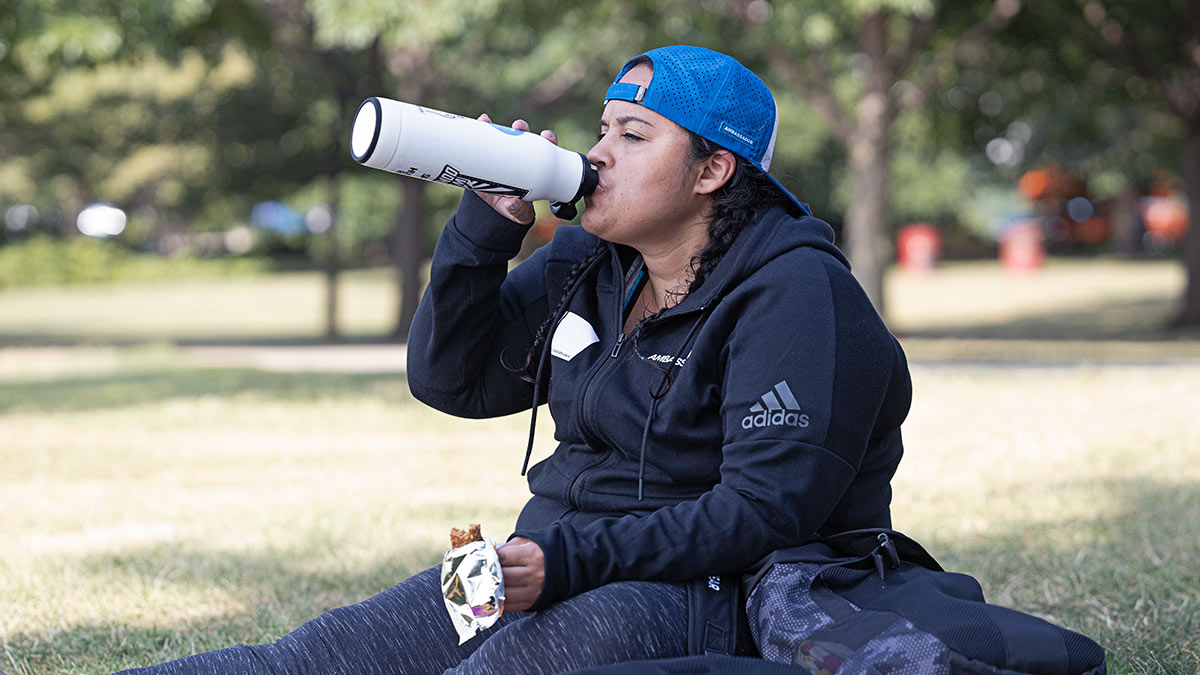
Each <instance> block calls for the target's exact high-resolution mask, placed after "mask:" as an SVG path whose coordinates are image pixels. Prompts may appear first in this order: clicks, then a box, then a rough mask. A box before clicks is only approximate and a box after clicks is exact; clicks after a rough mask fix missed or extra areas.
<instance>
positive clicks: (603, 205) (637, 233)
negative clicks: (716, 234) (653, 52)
mask: <svg viewBox="0 0 1200 675" xmlns="http://www.w3.org/2000/svg"><path fill="white" fill-rule="evenodd" d="M652 74H653V71H652V70H651V69H650V66H649V65H647V64H641V65H638V66H636V67H634V68H632V69H630V71H629V72H628V73H626V74H625V75H624V77H622V78H621V82H633V83H635V84H640V85H642V86H646V85H648V84H650V77H651V75H652ZM587 157H588V161H590V162H591V163H592V164H593V165H595V167H596V169H597V171H598V172H599V175H600V182H599V186H598V187H597V188H596V191H595V192H594V193H593V194H592V195H590V196H588V197H586V198H585V202H584V203H585V204H587V209H586V210H585V211H584V212H583V217H582V219H581V223H582V225H583V228H584V229H585V230H587V231H588V232H591V233H592V234H594V235H596V236H598V237H600V238H602V239H606V240H608V241H611V242H614V243H618V244H626V245H628V246H632V247H634V248H636V249H638V250H639V251H641V252H642V253H650V252H654V251H656V250H659V249H661V248H662V247H663V246H667V247H672V248H673V247H676V246H679V245H682V244H684V243H685V242H690V240H691V239H693V238H694V237H695V236H698V235H697V233H696V232H694V230H695V228H696V227H697V224H699V225H700V231H701V233H702V236H707V221H706V217H705V216H706V214H707V210H708V205H709V202H710V201H711V200H710V198H709V197H708V195H706V194H702V193H700V192H698V191H697V178H698V176H699V173H700V171H699V169H698V168H697V167H696V166H695V165H696V164H697V163H696V162H695V161H694V160H693V159H692V155H691V137H690V136H689V135H688V132H687V131H686V130H684V129H683V127H680V126H679V125H677V124H675V123H674V122H672V121H671V120H668V119H667V118H665V117H663V116H662V115H659V114H658V113H656V112H654V111H652V110H649V109H647V108H644V107H642V106H640V105H637V104H634V103H630V102H628V101H609V102H608V103H607V104H606V105H605V106H604V113H603V114H602V115H601V117H600V139H599V140H598V141H597V142H596V145H594V146H592V149H591V150H590V151H589V152H588V155H587Z"/></svg>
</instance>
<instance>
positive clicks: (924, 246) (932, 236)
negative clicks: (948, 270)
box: [896, 223, 942, 272]
mask: <svg viewBox="0 0 1200 675" xmlns="http://www.w3.org/2000/svg"><path fill="white" fill-rule="evenodd" d="M941 255H942V233H941V232H940V231H938V229H937V228H936V227H934V226H932V225H928V224H925V223H916V224H913V225H905V226H904V227H902V228H900V231H899V232H897V233H896V257H897V258H898V261H899V263H900V268H901V269H904V270H908V271H910V272H928V271H930V270H932V269H933V267H934V265H936V264H937V261H938V259H939V258H940V257H941Z"/></svg>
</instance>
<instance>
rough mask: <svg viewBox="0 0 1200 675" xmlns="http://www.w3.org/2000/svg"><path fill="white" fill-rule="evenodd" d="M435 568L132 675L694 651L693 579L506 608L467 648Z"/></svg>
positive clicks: (438, 665) (325, 674) (552, 660)
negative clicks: (254, 636)
mask: <svg viewBox="0 0 1200 675" xmlns="http://www.w3.org/2000/svg"><path fill="white" fill-rule="evenodd" d="M440 571H441V567H440V566H438V567H433V568H430V569H428V570H425V571H424V572H421V573H420V574H416V575H414V576H412V577H410V578H408V579H407V580H405V581H402V582H400V583H399V584H397V585H395V586H393V587H392V588H390V589H388V590H386V591H384V592H382V593H380V594H379V595H376V596H375V597H373V598H370V599H369V600H365V601H363V602H360V603H358V604H355V605H350V606H347V607H342V608H339V609H335V610H331V611H329V612H326V613H325V614H323V615H321V616H319V617H317V618H316V619H313V620H312V621H309V622H308V623H306V624H304V625H303V626H301V627H300V628H298V629H296V630H295V631H293V632H292V633H291V634H289V635H287V636H286V637H283V638H281V639H280V640H278V641H276V642H274V643H272V644H267V645H257V646H246V645H238V646H236V647H232V648H229V649H222V650H219V651H215V652H208V653H206V654H198V655H196V656H191V657H188V658H185V659H181V660H179V661H172V662H170V663H164V664H162V665H158V666H151V667H149V668H139V669H136V670H126V671H122V673H123V674H124V675H201V674H204V675H217V674H218V673H221V674H230V675H240V674H246V675H251V674H253V675H267V674H270V675H285V674H287V675H301V674H303V675H310V674H311V675H317V674H320V675H334V674H337V675H384V674H389V675H390V674H392V673H403V674H405V675H409V674H412V675H420V674H423V673H441V672H446V673H461V674H464V675H466V674H470V675H475V674H483V673H530V674H537V673H562V672H568V671H571V670H577V669H580V668H588V667H593V666H600V665H606V664H610V663H618V662H622V661H631V660H637V659H650V658H670V657H676V656H683V655H685V654H686V652H687V604H688V603H687V591H686V586H685V585H684V584H676V583H663V582H649V581H623V582H617V583H612V584H607V585H605V586H601V587H600V588H597V589H594V590H591V591H588V592H587V593H583V594H581V595H577V596H575V597H573V598H569V599H567V600H565V601H563V602H560V603H558V604H555V605H553V606H551V607H549V608H547V609H544V610H542V611H538V612H513V613H508V614H505V615H503V616H502V617H501V618H500V620H499V621H498V622H497V623H496V624H495V625H494V626H492V627H491V628H489V629H487V630H486V631H483V632H481V633H479V634H477V635H476V636H475V637H474V638H472V639H470V640H468V641H467V642H465V643H463V644H462V645H459V644H458V635H457V634H456V633H455V632H454V628H453V627H452V626H451V624H450V619H449V617H448V616H447V615H446V608H445V606H444V605H443V603H442V596H441V588H440V585H439V578H438V577H439V574H440Z"/></svg>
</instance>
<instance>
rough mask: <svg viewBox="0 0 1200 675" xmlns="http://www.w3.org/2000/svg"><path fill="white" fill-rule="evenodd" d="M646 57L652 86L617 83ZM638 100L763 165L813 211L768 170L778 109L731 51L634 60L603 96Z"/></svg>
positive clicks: (673, 51) (667, 52)
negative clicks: (652, 68)
mask: <svg viewBox="0 0 1200 675" xmlns="http://www.w3.org/2000/svg"><path fill="white" fill-rule="evenodd" d="M642 57H646V58H648V59H650V63H651V64H652V65H653V67H654V75H653V77H652V78H651V79H650V84H649V85H648V86H645V87H643V86H640V85H637V84H634V83H632V82H619V81H618V80H620V79H621V78H622V77H624V76H625V73H627V72H629V70H630V69H631V68H633V63H634V61H637V60H638V59H640V58H642ZM604 100H605V102H608V101H610V100H618V101H629V102H630V103H636V104H639V105H641V106H644V107H646V108H649V109H650V110H653V111H654V112H656V113H658V114H659V115H662V116H663V117H665V118H667V119H669V120H671V121H672V122H674V123H676V124H678V125H679V126H681V127H683V128H684V129H687V130H688V131H691V132H693V133H695V134H698V135H700V136H702V137H704V138H707V139H708V140H710V141H712V142H713V143H716V144H717V145H719V146H721V147H722V148H725V149H726V150H729V151H730V152H732V153H734V154H735V155H738V156H739V157H742V158H743V159H745V160H746V161H748V162H750V163H751V164H752V165H754V166H755V167H756V168H758V169H760V170H761V171H762V172H763V173H764V174H766V175H767V178H770V179H771V182H772V183H774V184H775V186H776V187H778V188H779V189H780V191H782V192H783V194H785V195H787V197H788V199H789V200H790V201H791V203H792V205H793V206H794V207H795V208H794V209H793V210H797V211H799V213H801V214H804V215H812V214H811V212H810V211H809V210H808V207H807V206H806V205H805V204H803V203H801V202H800V200H798V199H796V198H795V197H794V196H792V193H791V192H788V190H787V188H785V187H783V185H781V184H780V183H779V181H777V180H775V177H774V176H772V175H771V173H770V167H771V156H772V155H773V154H774V152H775V137H776V135H777V134H778V133H779V112H778V109H777V107H776V106H775V97H773V96H771V90H770V89H768V88H767V85H766V84H764V83H763V81H762V80H761V79H759V77H758V76H757V75H755V74H754V73H752V72H750V70H749V69H748V68H746V67H745V66H743V65H742V64H740V63H738V62H737V60H736V59H734V58H733V57H731V56H726V55H725V54H721V53H719V52H714V51H712V50H710V49H704V48H703V47H691V46H687V45H674V46H671V47H660V48H658V49H651V50H650V51H648V52H646V53H645V54H642V55H641V56H638V57H635V58H633V59H630V60H629V62H628V63H626V64H625V67H623V68H621V72H620V73H617V77H616V80H614V81H613V84H612V85H611V86H610V87H609V88H608V92H607V93H606V94H605V95H604Z"/></svg>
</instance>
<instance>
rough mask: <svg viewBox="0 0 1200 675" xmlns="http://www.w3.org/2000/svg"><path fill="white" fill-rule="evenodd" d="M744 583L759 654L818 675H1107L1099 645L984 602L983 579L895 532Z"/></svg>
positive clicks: (789, 556) (783, 558)
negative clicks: (952, 568)
mask: <svg viewBox="0 0 1200 675" xmlns="http://www.w3.org/2000/svg"><path fill="white" fill-rule="evenodd" d="M747 581H748V583H747V587H748V588H749V589H750V591H749V594H748V596H747V601H746V617H747V619H748V621H749V624H750V632H751V634H752V635H753V637H754V642H755V644H756V645H757V647H758V650H759V651H760V652H761V653H762V656H763V658H765V659H767V660H769V661H774V662H778V663H789V664H794V665H797V666H800V667H801V668H802V669H803V670H807V671H808V672H810V673H814V674H818V673H819V674H822V675H824V674H833V673H892V674H906V675H926V674H928V675H942V674H949V673H970V674H977V673H979V674H982V673H990V674H1003V675H1009V674H1011V673H1047V674H1051V673H1063V674H1068V673H1070V674H1075V673H1085V674H1088V675H1102V674H1103V673H1105V672H1106V663H1105V656H1104V650H1103V649H1102V648H1101V647H1100V646H1099V645H1098V644H1096V643H1095V642H1093V641H1092V640H1090V639H1088V638H1087V637H1085V636H1083V635H1080V634H1078V633H1074V632H1072V631H1069V630H1066V629H1065V628H1061V627H1059V626H1056V625H1054V624H1052V623H1049V622H1047V621H1045V620H1043V619H1040V618H1038V617H1035V616H1031V615H1029V614H1024V613H1021V612H1018V611H1015V610H1012V609H1007V608H1004V607H1000V606H997V605H989V604H987V603H986V602H985V601H984V599H983V591H982V589H981V588H980V587H979V583H978V582H977V581H975V579H973V578H971V577H970V576H967V575H965V574H953V573H949V572H945V571H942V569H941V567H940V566H938V564H937V562H936V561H934V560H933V558H932V557H930V556H929V554H928V553H926V552H925V551H924V549H922V548H921V547H920V545H919V544H917V543H916V542H914V541H912V540H911V539H909V538H908V537H905V536H904V535H902V534H900V533H899V532H895V531H894V530H883V529H876V530H857V531H854V532H846V533H842V534H839V535H836V536H834V537H828V538H825V539H822V540H820V541H818V542H814V543H810V544H806V545H804V546H799V547H796V548H792V549H786V550H783V551H777V552H775V553H773V554H771V555H770V556H768V557H767V558H766V559H765V560H764V561H763V563H762V565H761V566H760V568H759V571H758V573H757V574H755V575H754V576H753V577H751V578H749V579H748V580H747ZM803 670H802V671H801V672H803Z"/></svg>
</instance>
